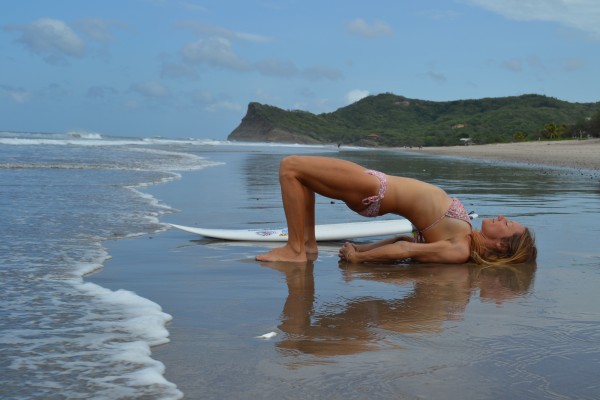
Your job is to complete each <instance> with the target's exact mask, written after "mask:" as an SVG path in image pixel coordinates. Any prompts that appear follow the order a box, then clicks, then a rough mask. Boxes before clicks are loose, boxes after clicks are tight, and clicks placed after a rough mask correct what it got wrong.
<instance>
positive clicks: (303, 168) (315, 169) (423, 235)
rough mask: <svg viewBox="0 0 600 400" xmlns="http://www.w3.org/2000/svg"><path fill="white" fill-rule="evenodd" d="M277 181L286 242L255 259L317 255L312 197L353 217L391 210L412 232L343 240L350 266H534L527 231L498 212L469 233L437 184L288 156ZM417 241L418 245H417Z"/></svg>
mask: <svg viewBox="0 0 600 400" xmlns="http://www.w3.org/2000/svg"><path fill="white" fill-rule="evenodd" d="M279 182H280V185H281V195H282V199H283V208H284V211H285V217H286V220H287V225H288V242H287V244H286V245H285V246H283V247H279V248H276V249H273V250H271V251H269V252H268V253H265V254H261V255H259V256H257V257H256V259H257V260H259V261H291V262H294V261H295V262H305V261H307V259H308V258H307V253H308V254H313V255H314V254H316V253H317V252H318V249H317V242H316V239H315V193H318V194H320V195H323V196H326V197H329V198H333V199H338V200H341V201H343V202H345V203H346V205H347V206H348V207H349V208H350V209H352V210H354V211H356V212H357V213H359V214H361V215H364V216H366V217H376V216H378V215H384V214H387V213H394V214H398V215H401V216H403V217H405V218H407V219H408V220H409V221H411V222H412V223H413V225H414V226H415V227H416V228H417V230H418V234H417V235H416V238H412V237H407V236H399V237H395V238H391V239H387V240H383V241H381V242H377V243H372V244H365V245H360V246H359V245H354V244H351V243H346V244H344V246H343V247H342V248H341V249H340V257H341V258H342V259H345V260H347V261H349V262H389V261H394V260H401V259H407V258H411V259H413V260H415V261H419V262H431V263H455V264H458V263H465V262H467V261H475V262H477V263H479V264H496V265H498V264H514V263H524V262H531V261H534V260H535V258H536V253H537V251H536V248H535V242H534V239H533V235H532V234H531V232H530V231H529V229H527V228H525V227H524V226H522V225H521V224H519V223H518V222H515V221H511V220H508V219H506V218H505V217H504V216H502V215H499V216H498V217H497V218H494V219H484V220H483V222H482V228H481V231H473V230H472V228H471V222H470V220H469V217H468V215H467V213H466V211H465V209H464V207H463V206H462V204H461V203H460V201H458V200H457V199H452V198H450V197H449V196H448V195H447V194H446V192H444V191H443V190H442V189H440V188H439V187H437V186H434V185H431V184H428V183H425V182H421V181H418V180H416V179H411V178H403V177H397V176H387V175H385V174H383V173H381V172H378V171H373V170H368V169H365V168H363V167H361V166H360V165H358V164H355V163H352V162H350V161H345V160H340V159H335V158H326V157H313V156H290V157H286V158H284V159H283V160H282V161H281V165H280V169H279ZM415 239H416V240H415Z"/></svg>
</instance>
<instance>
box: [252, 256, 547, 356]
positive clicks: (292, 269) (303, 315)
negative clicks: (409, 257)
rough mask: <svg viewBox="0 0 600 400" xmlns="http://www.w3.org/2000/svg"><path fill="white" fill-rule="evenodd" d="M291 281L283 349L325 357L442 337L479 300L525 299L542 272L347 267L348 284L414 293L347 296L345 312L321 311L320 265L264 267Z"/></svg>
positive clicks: (333, 307)
mask: <svg viewBox="0 0 600 400" xmlns="http://www.w3.org/2000/svg"><path fill="white" fill-rule="evenodd" d="M262 265H263V266H264V267H267V268H272V269H276V270H278V271H281V272H282V273H284V274H285V276H286V282H287V285H288V297H287V299H286V302H285V305H284V307H283V311H282V315H281V324H280V325H279V329H280V330H281V331H283V332H284V333H285V336H284V338H283V339H282V340H281V341H279V342H277V346H278V348H280V349H281V350H284V351H286V352H289V354H290V355H293V354H297V352H301V353H304V354H312V355H316V356H321V357H327V356H339V355H348V354H355V353H360V352H364V351H370V350H377V349H381V348H389V347H390V346H393V347H395V346H394V345H393V344H392V341H390V340H386V339H389V337H390V336H394V335H395V334H418V333H440V332H442V330H443V329H444V322H446V321H459V320H462V318H463V314H464V311H465V309H466V307H467V304H468V303H469V299H470V297H471V296H473V295H477V293H479V296H480V297H481V298H482V299H483V300H484V301H494V302H496V303H497V304H501V303H502V302H503V301H505V300H508V299H511V298H517V297H520V296H522V295H524V294H526V293H528V291H529V290H530V289H531V286H532V283H533V277H534V272H535V269H536V268H535V265H520V266H511V267H506V266H504V267H487V268H485V267H484V268H482V267H479V266H472V265H446V264H444V265H423V264H420V265H403V266H398V265H364V264H357V265H346V264H340V268H341V270H342V274H343V276H344V279H345V280H346V281H351V280H356V279H361V280H368V281H377V282H384V283H388V284H390V285H399V286H402V287H404V288H406V287H410V288H411V289H410V291H408V292H407V291H406V290H404V291H402V293H403V294H402V296H401V297H399V298H397V299H382V298H377V297H376V293H375V294H374V295H373V296H372V297H358V298H353V299H348V298H344V297H341V296H340V303H339V304H328V305H327V307H321V308H322V309H318V310H316V309H314V300H315V285H314V275H313V264H312V262H308V263H306V264H303V265H299V264H290V263H264V264H262Z"/></svg>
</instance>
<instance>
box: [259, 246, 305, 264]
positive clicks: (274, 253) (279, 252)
mask: <svg viewBox="0 0 600 400" xmlns="http://www.w3.org/2000/svg"><path fill="white" fill-rule="evenodd" d="M256 260H257V261H266V262H275V261H285V262H306V261H307V257H306V253H305V252H304V249H303V250H302V252H301V253H298V252H297V251H295V250H294V249H292V248H291V247H290V246H288V245H285V246H283V247H278V248H275V249H273V250H271V251H269V252H268V253H264V254H260V255H258V256H256Z"/></svg>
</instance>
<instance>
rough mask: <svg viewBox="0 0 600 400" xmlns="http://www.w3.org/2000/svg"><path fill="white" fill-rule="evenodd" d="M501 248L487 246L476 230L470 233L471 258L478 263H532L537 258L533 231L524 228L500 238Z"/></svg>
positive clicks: (495, 264) (498, 264) (497, 264)
mask: <svg viewBox="0 0 600 400" xmlns="http://www.w3.org/2000/svg"><path fill="white" fill-rule="evenodd" d="M502 242H503V243H504V244H506V246H504V248H503V249H498V248H488V247H487V246H486V245H485V243H483V241H482V240H481V236H480V235H479V232H478V231H474V232H473V234H472V235H471V260H473V261H474V262H476V263H477V264H479V265H493V266H500V265H508V264H524V263H533V262H535V260H536V258H537V248H536V247H535V238H534V236H533V233H532V232H531V231H530V230H529V229H528V228H525V232H523V233H521V234H519V233H516V234H514V235H512V236H509V237H506V238H504V239H503V240H502Z"/></svg>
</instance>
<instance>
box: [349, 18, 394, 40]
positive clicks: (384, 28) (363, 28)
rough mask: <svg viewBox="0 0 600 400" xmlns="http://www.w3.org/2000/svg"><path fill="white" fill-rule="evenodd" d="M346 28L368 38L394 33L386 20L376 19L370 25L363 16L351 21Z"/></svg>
mask: <svg viewBox="0 0 600 400" xmlns="http://www.w3.org/2000/svg"><path fill="white" fill-rule="evenodd" d="M346 29H347V30H348V32H350V33H353V34H356V35H359V36H363V37H367V38H375V37H382V36H392V35H393V34H394V32H393V31H392V28H391V27H390V26H389V25H388V24H386V23H385V22H383V21H375V22H373V24H372V25H369V24H367V23H366V22H365V21H364V20H363V19H362V18H357V19H355V20H353V21H350V22H349V23H348V24H347V25H346Z"/></svg>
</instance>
